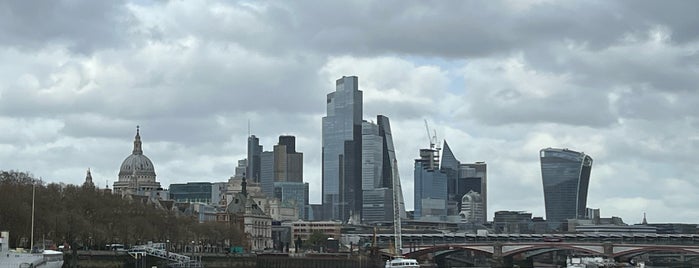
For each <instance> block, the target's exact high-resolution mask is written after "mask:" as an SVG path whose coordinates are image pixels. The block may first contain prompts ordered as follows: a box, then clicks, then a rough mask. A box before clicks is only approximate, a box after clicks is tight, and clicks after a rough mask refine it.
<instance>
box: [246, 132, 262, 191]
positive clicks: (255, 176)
mask: <svg viewBox="0 0 699 268" xmlns="http://www.w3.org/2000/svg"><path fill="white" fill-rule="evenodd" d="M261 154H262V146H261V145H260V139H258V138H257V137H255V135H250V137H248V167H247V170H246V174H245V178H247V179H248V180H250V181H253V182H257V183H259V182H260V155H261Z"/></svg>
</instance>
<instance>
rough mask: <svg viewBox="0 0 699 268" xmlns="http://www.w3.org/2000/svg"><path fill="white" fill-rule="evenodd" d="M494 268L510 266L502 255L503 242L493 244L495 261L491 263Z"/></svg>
mask: <svg viewBox="0 0 699 268" xmlns="http://www.w3.org/2000/svg"><path fill="white" fill-rule="evenodd" d="M490 267H493V268H505V267H510V266H507V265H506V263H505V257H504V256H503V255H502V243H495V244H493V262H492V264H491V265H490Z"/></svg>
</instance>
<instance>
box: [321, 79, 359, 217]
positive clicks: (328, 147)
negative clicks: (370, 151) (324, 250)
mask: <svg viewBox="0 0 699 268" xmlns="http://www.w3.org/2000/svg"><path fill="white" fill-rule="evenodd" d="M362 98H363V97H362V91H360V90H359V79H358V78H357V77H356V76H343V77H342V78H340V79H338V80H337V81H336V83H335V91H334V92H331V93H329V94H328V95H327V100H326V101H327V102H326V104H327V110H326V113H327V115H326V116H325V117H323V128H322V132H323V134H322V136H323V141H322V144H323V148H322V158H323V160H322V161H323V167H322V169H323V174H322V181H323V189H322V200H323V215H322V218H323V219H325V220H340V221H348V220H349V219H350V216H352V217H353V218H354V219H357V220H358V219H360V218H361V209H362V165H361V163H362Z"/></svg>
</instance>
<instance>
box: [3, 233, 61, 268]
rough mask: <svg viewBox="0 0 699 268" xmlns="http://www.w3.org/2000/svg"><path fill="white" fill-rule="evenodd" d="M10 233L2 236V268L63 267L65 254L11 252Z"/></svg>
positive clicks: (19, 250) (56, 252) (20, 250)
mask: <svg viewBox="0 0 699 268" xmlns="http://www.w3.org/2000/svg"><path fill="white" fill-rule="evenodd" d="M8 236H9V233H8V232H2V236H0V268H17V267H20V268H25V267H36V268H60V267H62V266H63V252H60V251H55V250H44V251H41V252H34V253H30V252H28V251H25V250H23V249H16V250H10V249H9V247H8V245H7V242H8V240H9V237H8Z"/></svg>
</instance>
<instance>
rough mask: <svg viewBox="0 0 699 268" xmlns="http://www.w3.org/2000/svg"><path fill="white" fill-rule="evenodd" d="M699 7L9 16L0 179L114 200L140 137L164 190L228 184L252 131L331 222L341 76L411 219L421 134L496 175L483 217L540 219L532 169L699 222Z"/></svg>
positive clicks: (0, 19) (104, 9) (164, 10)
mask: <svg viewBox="0 0 699 268" xmlns="http://www.w3.org/2000/svg"><path fill="white" fill-rule="evenodd" d="M697 10H699V2H696V1H606V0H605V1H547V0H531V1H522V0H511V1H376V2H367V1H274V2H260V1H251V2H247V1H239V2H235V1H221V2H216V1H156V0H153V1H148V0H136V1H92V0H83V1H75V0H70V1H68V0H65V1H62V0H55V1H22V0H16V1H15V0H9V1H2V2H0V59H1V60H0V169H2V170H11V169H12V170H19V171H29V172H31V173H32V174H34V175H35V176H37V177H41V178H43V179H44V180H45V181H48V182H63V183H71V184H80V183H82V182H83V181H84V178H85V171H86V170H87V168H90V169H91V170H92V175H93V178H94V180H95V182H96V184H98V186H100V187H104V186H105V184H106V183H107V181H108V182H109V184H110V188H111V184H113V182H114V181H115V180H117V174H118V171H119V167H120V164H121V162H122V161H123V160H124V158H126V157H127V156H128V155H130V154H131V150H132V149H133V138H134V135H135V129H136V125H140V126H141V137H142V140H143V151H144V154H145V155H147V156H148V157H149V158H150V159H151V160H152V161H153V163H154V165H155V168H156V173H157V175H158V177H157V178H158V180H159V181H160V182H161V184H162V185H163V186H164V187H167V186H168V185H169V184H171V183H184V182H190V181H211V182H218V181H227V180H228V178H229V177H230V176H232V175H233V173H234V168H235V165H236V162H237V160H239V159H242V158H245V154H246V136H247V132H248V120H249V121H250V122H251V125H252V128H251V129H252V133H253V134H255V135H257V136H258V137H260V139H261V143H262V145H264V147H265V149H266V150H267V149H270V150H271V148H272V145H274V144H276V141H277V138H278V136H279V135H295V136H296V137H297V146H296V148H297V150H298V151H301V152H303V153H304V177H305V180H306V181H307V182H309V183H310V185H311V189H310V191H311V196H310V198H311V202H312V203H320V200H321V197H320V191H321V187H320V185H321V184H320V182H321V181H320V176H321V175H320V174H321V164H320V162H321V161H320V153H321V148H320V146H321V117H323V116H324V114H325V108H326V107H325V96H326V94H327V93H329V92H331V91H333V90H334V85H335V83H334V81H335V80H336V79H338V78H340V77H342V76H343V75H347V76H350V75H356V76H359V87H360V90H362V91H363V92H364V119H367V120H372V119H373V120H375V118H376V115H377V114H382V115H386V116H388V117H389V118H390V120H391V124H392V128H393V138H394V141H395V145H396V150H397V154H398V157H399V158H398V164H399V166H400V174H401V181H402V185H403V191H404V195H405V198H406V207H407V208H408V209H412V208H413V161H414V159H415V158H418V151H419V149H420V148H424V147H427V146H428V145H429V143H428V138H427V134H426V132H425V127H424V122H423V120H424V119H426V120H428V121H429V123H430V127H431V128H432V129H435V130H436V131H437V135H438V137H439V139H440V140H441V139H446V140H447V141H448V143H449V145H450V147H451V148H452V150H453V151H454V154H455V155H456V157H457V158H458V159H459V160H460V161H461V162H475V161H485V162H487V164H488V198H489V200H488V203H489V205H488V207H489V209H490V211H488V218H489V219H491V220H492V217H493V213H494V212H495V211H499V210H523V211H529V212H532V213H533V214H534V216H542V217H543V216H545V213H544V197H543V187H542V183H541V169H540V164H539V157H538V151H539V150H540V149H542V148H546V147H559V148H569V149H571V150H576V151H583V152H585V153H587V154H589V155H590V156H591V157H592V158H593V159H594V164H593V167H592V175H591V179H590V190H589V197H588V207H593V208H600V209H601V214H602V216H603V217H610V216H621V217H623V219H624V221H625V222H626V223H638V222H640V221H641V219H642V217H643V213H644V212H647V213H648V221H649V222H688V223H699V210H698V209H697V206H698V205H699V180H698V179H699V178H698V176H699V175H697V174H699V156H698V153H699V109H698V108H696V107H699V90H698V87H699V16H697V15H696V11H697Z"/></svg>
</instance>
